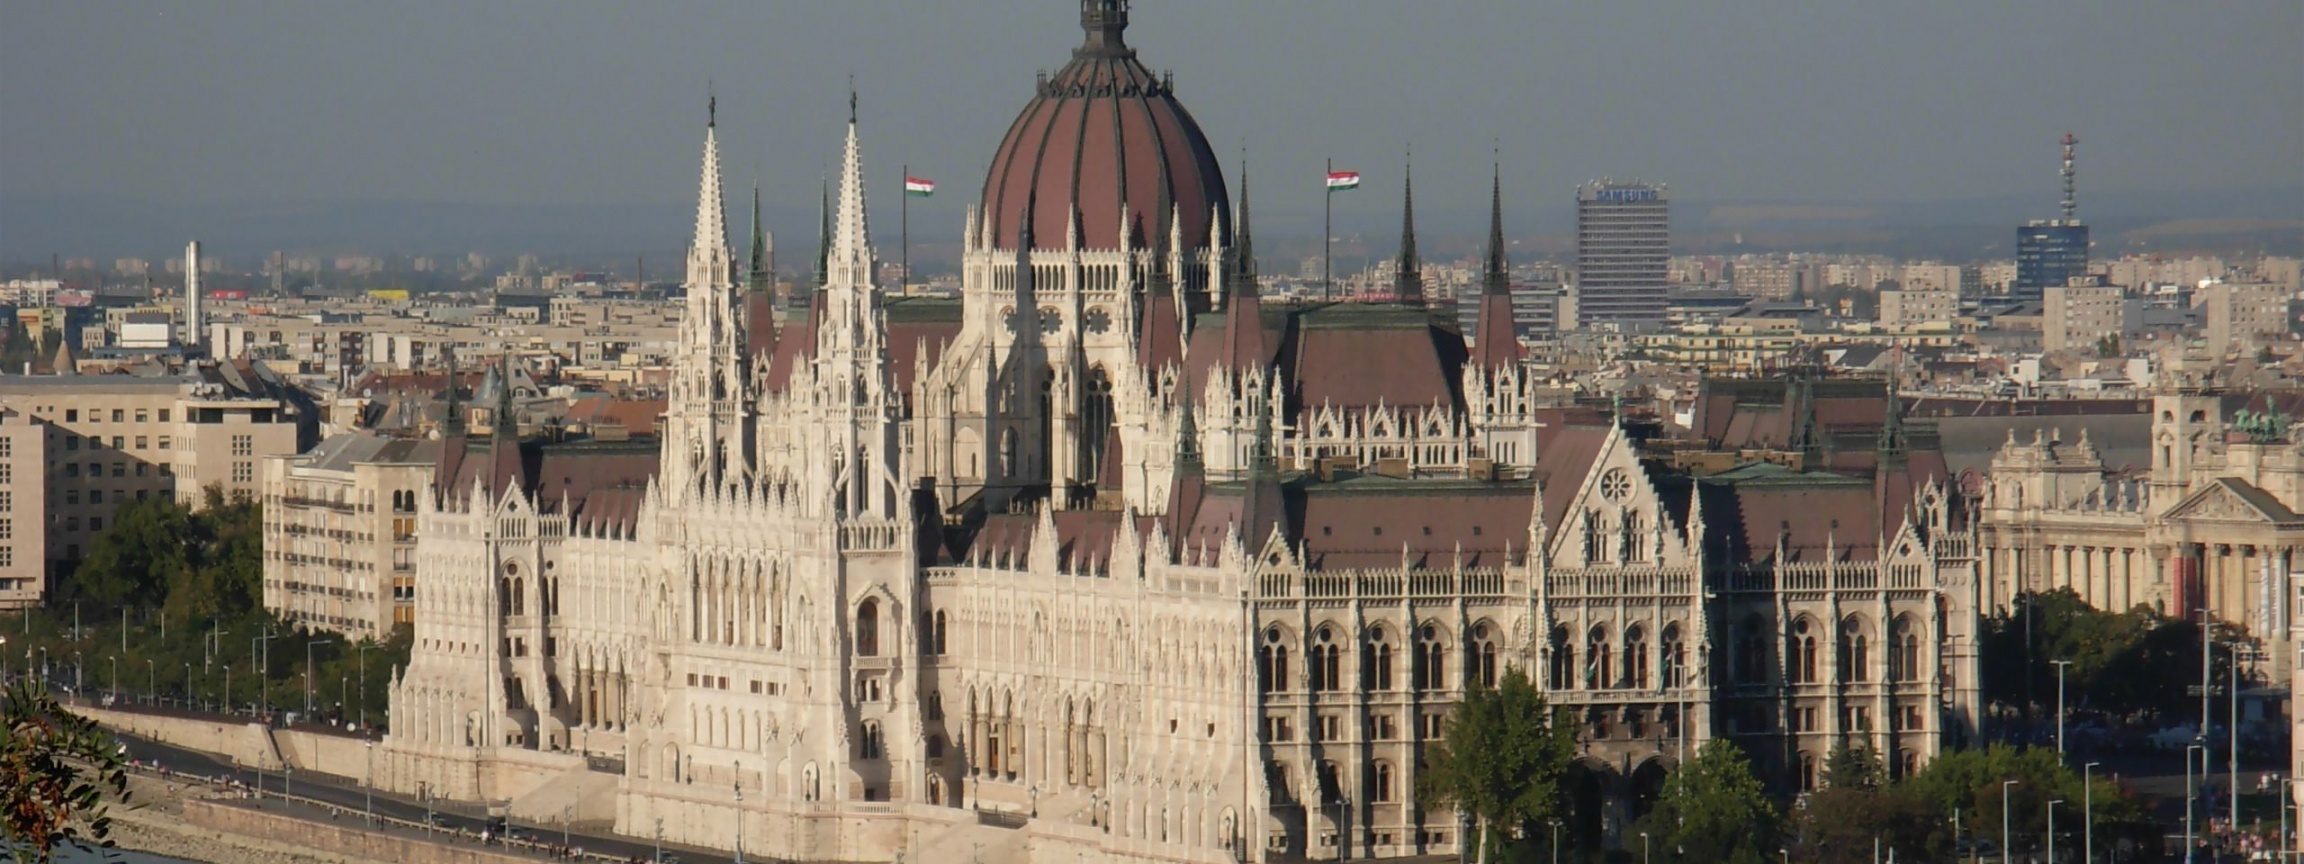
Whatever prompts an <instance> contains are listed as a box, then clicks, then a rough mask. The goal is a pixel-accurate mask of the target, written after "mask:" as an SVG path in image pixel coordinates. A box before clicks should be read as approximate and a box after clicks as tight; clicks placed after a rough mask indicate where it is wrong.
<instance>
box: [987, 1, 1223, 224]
mask: <svg viewBox="0 0 2304 864" xmlns="http://www.w3.org/2000/svg"><path fill="white" fill-rule="evenodd" d="M1080 24H1081V27H1082V28H1083V29H1085V30H1086V31H1087V33H1088V38H1087V41H1086V42H1084V43H1083V44H1082V45H1081V46H1080V47H1079V48H1078V49H1075V50H1074V51H1073V52H1072V62H1070V63H1067V64H1065V65H1064V68H1063V69H1060V70H1057V72H1056V74H1055V75H1054V76H1053V77H1047V78H1043V79H1042V80H1041V82H1040V85H1039V92H1038V93H1036V94H1034V95H1033V97H1032V102H1031V103H1030V104H1028V105H1025V106H1024V113H1022V114H1020V115H1018V116H1017V117H1016V122H1015V123H1014V124H1013V125H1011V126H1009V127H1008V136H1007V137H1006V138H1005V139H1003V140H1002V141H1001V142H1000V150H999V152H998V153H997V154H995V155H994V156H993V157H992V168H991V170H990V171H989V172H988V173H987V174H986V176H985V178H984V213H985V218H986V219H987V220H988V221H989V222H990V224H991V227H992V232H993V236H992V244H993V246H994V247H995V248H1003V249H1008V248H1014V247H1015V245H1016V240H1017V237H1018V236H1019V233H1020V228H1021V223H1022V222H1023V219H1024V213H1025V211H1026V209H1027V208H1028V207H1036V208H1037V209H1035V210H1033V213H1034V214H1035V215H1034V217H1033V225H1032V245H1034V246H1036V247H1039V248H1042V249H1057V248H1062V247H1063V246H1064V238H1065V233H1066V226H1065V224H1064V219H1065V216H1066V214H1067V213H1068V212H1070V211H1071V209H1072V207H1074V206H1075V205H1077V206H1078V207H1079V212H1080V244H1081V245H1082V246H1084V247H1088V248H1095V249H1109V248H1115V247H1118V246H1119V245H1120V233H1119V231H1120V227H1119V226H1120V206H1121V204H1122V203H1123V202H1125V203H1126V204H1127V205H1128V214H1129V217H1128V218H1129V222H1130V224H1131V226H1132V228H1131V231H1132V233H1134V234H1135V237H1134V238H1133V241H1132V242H1134V243H1135V244H1136V245H1138V246H1139V247H1141V246H1147V245H1150V243H1151V242H1152V240H1153V235H1154V234H1155V233H1157V232H1158V231H1159V230H1160V226H1161V225H1162V219H1163V216H1162V215H1161V214H1159V213H1158V212H1156V211H1158V210H1160V209H1161V208H1162V206H1163V205H1164V204H1166V203H1169V202H1173V204H1174V206H1175V207H1177V208H1178V209H1179V210H1180V211H1181V213H1182V218H1183V222H1184V242H1185V245H1186V247H1187V248H1197V247H1201V246H1205V245H1207V242H1208V220H1209V219H1210V217H1211V208H1213V210H1214V211H1215V213H1216V215H1215V218H1216V219H1218V220H1219V221H1218V227H1219V228H1220V229H1221V230H1224V231H1227V232H1229V231H1230V230H1231V225H1232V208H1231V201H1230V199H1229V198H1228V197H1227V196H1226V195H1225V192H1224V173H1223V170H1222V169H1221V168H1219V167H1218V166H1217V164H1216V155H1215V152H1214V151H1212V150H1210V149H1209V147H1208V138H1207V136H1205V135H1202V134H1201V133H1200V124H1198V123H1195V122H1193V120H1192V115H1191V113H1190V112H1187V111H1185V110H1184V106H1183V105H1182V104H1179V103H1178V102H1177V101H1176V97H1175V95H1174V94H1173V93H1172V92H1170V90H1169V83H1168V82H1167V81H1165V80H1162V79H1160V78H1158V77H1155V76H1154V75H1153V74H1152V71H1151V70H1149V69H1146V68H1144V64H1142V63H1139V62H1137V61H1136V52H1135V50H1134V49H1131V48H1129V47H1128V45H1127V43H1126V42H1125V41H1123V40H1122V38H1121V34H1122V31H1124V30H1126V29H1127V27H1128V2H1127V0H1081V4H1080ZM1164 190H1165V194H1163V191H1164ZM1035 197H1037V200H1036V201H1035Z"/></svg>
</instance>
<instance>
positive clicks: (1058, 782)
mask: <svg viewBox="0 0 2304 864" xmlns="http://www.w3.org/2000/svg"><path fill="white" fill-rule="evenodd" d="M961 734H962V735H964V736H966V740H965V742H964V746H963V748H962V749H963V753H962V755H963V757H964V759H965V761H966V764H967V767H968V777H970V778H972V779H974V780H977V781H992V782H1009V783H1022V784H1027V785H1029V786H1031V787H1033V788H1036V789H1039V790H1041V794H1043V795H1049V794H1053V793H1055V792H1056V791H1058V790H1061V789H1063V788H1066V787H1074V786H1077V787H1081V788H1086V789H1101V788H1103V787H1104V784H1105V778H1106V777H1108V776H1109V775H1108V774H1106V772H1105V760H1106V758H1107V754H1108V750H1109V747H1108V741H1107V739H1106V736H1105V732H1104V727H1103V726H1102V725H1091V724H1088V723H1083V722H1080V721H1079V719H1078V717H1077V716H1074V717H1067V718H1065V719H1064V720H1063V721H1060V722H1058V723H1054V724H1050V723H1036V722H1032V720H1031V719H1030V718H1027V717H1019V716H1016V715H1015V714H1014V713H1011V712H1010V711H1008V710H1005V709H1002V710H986V709H985V708H984V707H982V706H977V705H971V706H970V710H969V714H968V718H967V725H966V726H965V727H964V728H963V730H962V733H961Z"/></svg>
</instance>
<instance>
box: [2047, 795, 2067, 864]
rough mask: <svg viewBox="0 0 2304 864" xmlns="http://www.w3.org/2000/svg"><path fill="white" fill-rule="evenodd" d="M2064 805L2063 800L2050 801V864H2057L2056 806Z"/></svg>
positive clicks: (2052, 799)
mask: <svg viewBox="0 0 2304 864" xmlns="http://www.w3.org/2000/svg"><path fill="white" fill-rule="evenodd" d="M2062 803H2064V799H2062V798H2050V799H2048V864H2056V805H2058V804H2062Z"/></svg>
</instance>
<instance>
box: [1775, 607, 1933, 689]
mask: <svg viewBox="0 0 2304 864" xmlns="http://www.w3.org/2000/svg"><path fill="white" fill-rule="evenodd" d="M1831 635H1832V634H1827V633H1825V632H1824V628H1823V627H1821V626H1819V625H1818V624H1817V623H1816V621H1815V619H1813V618H1810V617H1808V616H1805V615H1803V616H1800V617H1799V618H1797V619H1794V620H1793V622H1792V631H1791V633H1790V635H1789V637H1788V638H1787V640H1786V642H1785V645H1786V650H1787V651H1788V652H1789V653H1788V655H1787V656H1786V657H1785V658H1784V660H1785V663H1784V678H1785V681H1786V682H1787V683H1791V684H1820V683H1823V681H1824V678H1823V674H1822V671H1821V668H1820V666H1819V664H1818V660H1817V658H1818V655H1819V654H1820V653H1821V651H1822V650H1823V649H1822V645H1821V642H1822V641H1823V640H1824V639H1826V638H1828V636H1831ZM1774 639H1775V637H1774V634H1772V633H1770V632H1768V625H1767V624H1766V623H1765V622H1763V621H1762V620H1761V619H1760V616H1758V615H1751V616H1747V617H1746V618H1745V619H1744V622H1743V623H1742V624H1740V625H1738V627H1737V632H1736V639H1735V642H1734V643H1733V644H1734V646H1735V653H1736V657H1735V659H1734V665H1733V674H1734V675H1735V678H1736V681H1737V682H1738V683H1744V684H1764V683H1767V682H1768V680H1769V677H1770V676H1769V674H1768V673H1769V667H1770V665H1771V664H1770V663H1769V657H1770V654H1771V652H1770V650H1769V643H1771V642H1773V641H1774ZM1832 651H1833V659H1834V661H1835V662H1834V664H1833V665H1834V667H1835V669H1836V671H1835V673H1834V674H1835V677H1836V679H1837V680H1838V681H1839V682H1840V683H1842V684H1859V683H1865V682H1869V681H1871V680H1872V674H1873V668H1872V660H1873V656H1872V629H1871V624H1870V622H1868V621H1866V620H1865V619H1864V617H1863V616H1861V615H1849V616H1847V617H1845V618H1842V619H1840V628H1839V632H1838V634H1837V635H1836V638H1832ZM1887 660H1888V669H1887V680H1888V681H1892V682H1897V683H1909V682H1914V681H1919V680H1920V679H1921V675H1922V673H1923V672H1925V671H1926V670H1925V669H1924V668H1923V663H1922V655H1921V652H1920V623H1919V622H1918V621H1917V620H1915V619H1913V617H1912V616H1910V615H1899V616H1897V617H1896V621H1895V623H1894V624H1893V625H1892V626H1891V630H1890V633H1889V643H1888V656H1887Z"/></svg>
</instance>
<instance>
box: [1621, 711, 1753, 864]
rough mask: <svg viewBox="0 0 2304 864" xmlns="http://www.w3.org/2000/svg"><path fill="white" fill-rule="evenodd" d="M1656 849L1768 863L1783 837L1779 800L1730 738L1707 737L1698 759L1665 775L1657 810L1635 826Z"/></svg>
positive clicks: (1688, 857)
mask: <svg viewBox="0 0 2304 864" xmlns="http://www.w3.org/2000/svg"><path fill="white" fill-rule="evenodd" d="M1633 830H1634V831H1635V832H1640V831H1645V832H1647V833H1648V835H1649V836H1651V837H1653V838H1655V844H1656V850H1657V851H1658V852H1659V853H1662V852H1664V851H1665V850H1675V851H1676V852H1678V853H1679V856H1680V857H1679V858H1678V859H1677V860H1681V861H1717V862H1721V864H1768V861H1769V860H1770V859H1771V858H1772V857H1773V856H1774V855H1775V854H1776V850H1777V848H1778V844H1777V840H1778V838H1779V837H1781V836H1782V829H1781V820H1780V819H1779V817H1778V816H1777V812H1776V805H1775V804H1774V803H1773V802H1771V801H1770V800H1769V798H1768V790H1767V787H1765V786H1763V785H1762V784H1761V783H1760V778H1759V777H1756V776H1754V775H1753V774H1752V763H1751V762H1750V761H1748V760H1746V759H1745V758H1744V751H1742V750H1738V749H1737V748H1736V745H1734V744H1731V743H1729V742H1728V739H1726V738H1714V739H1712V740H1710V741H1706V742H1704V746H1703V748H1701V749H1699V750H1697V751H1696V758H1695V759H1694V760H1693V761H1691V762H1689V763H1688V764H1686V765H1683V766H1681V767H1680V768H1679V770H1677V771H1674V772H1673V773H1672V775H1671V776H1669V777H1666V778H1665V779H1664V790H1663V794H1662V795H1659V796H1657V800H1656V809H1654V810H1650V811H1648V815H1647V816H1644V817H1641V819H1640V821H1639V823H1638V824H1637V825H1635V826H1634V828H1633Z"/></svg>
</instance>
